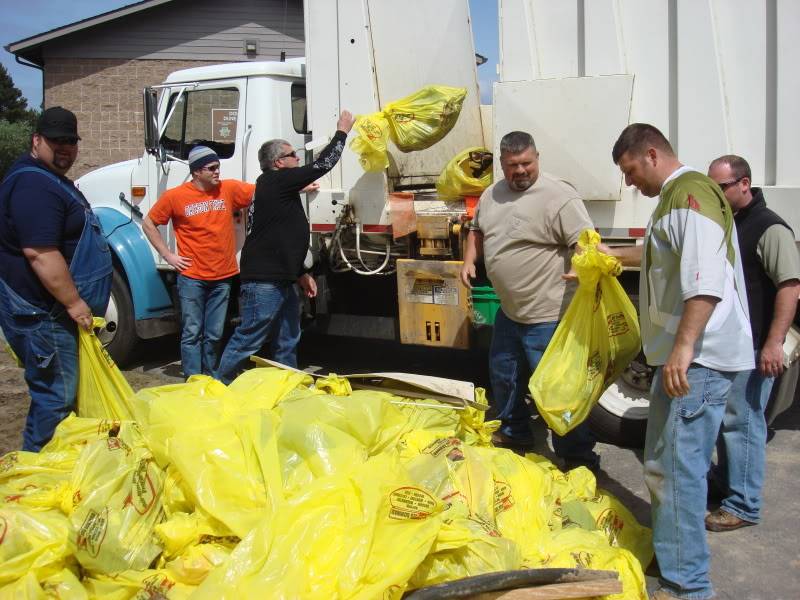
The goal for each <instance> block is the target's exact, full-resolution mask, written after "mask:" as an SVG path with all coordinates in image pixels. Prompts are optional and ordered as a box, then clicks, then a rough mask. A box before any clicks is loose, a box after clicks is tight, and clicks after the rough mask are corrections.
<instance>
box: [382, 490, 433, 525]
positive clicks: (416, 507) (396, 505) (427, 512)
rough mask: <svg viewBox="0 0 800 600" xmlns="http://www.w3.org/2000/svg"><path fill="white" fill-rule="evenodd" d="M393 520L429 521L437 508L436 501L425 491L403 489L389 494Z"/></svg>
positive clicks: (390, 511) (390, 513)
mask: <svg viewBox="0 0 800 600" xmlns="http://www.w3.org/2000/svg"><path fill="white" fill-rule="evenodd" d="M389 504H391V509H390V510H389V517H390V518H392V519H427V518H428V517H429V516H431V513H432V512H433V509H434V508H436V499H435V498H434V497H433V496H431V495H430V494H429V493H428V492H426V491H425V490H421V489H419V488H415V487H401V488H397V489H396V490H394V491H393V492H392V493H390V494H389Z"/></svg>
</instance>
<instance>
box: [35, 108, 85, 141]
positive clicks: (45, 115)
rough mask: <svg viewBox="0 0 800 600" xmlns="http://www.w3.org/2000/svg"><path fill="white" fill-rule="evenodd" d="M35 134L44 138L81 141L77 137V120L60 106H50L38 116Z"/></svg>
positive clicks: (73, 114) (79, 137)
mask: <svg viewBox="0 0 800 600" xmlns="http://www.w3.org/2000/svg"><path fill="white" fill-rule="evenodd" d="M36 133H38V134H40V135H43V136H44V137H47V138H51V139H55V138H74V139H78V140H79V139H81V136H79V135H78V119H77V117H75V113H73V112H72V111H70V110H67V109H66V108H63V107H61V106H52V107H50V108H48V109H46V110H45V111H44V112H42V114H41V115H40V116H39V120H38V121H37V122H36Z"/></svg>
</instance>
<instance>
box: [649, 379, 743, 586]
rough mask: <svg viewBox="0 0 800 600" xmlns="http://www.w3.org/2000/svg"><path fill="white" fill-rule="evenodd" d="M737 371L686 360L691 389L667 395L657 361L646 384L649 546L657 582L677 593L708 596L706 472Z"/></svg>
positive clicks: (708, 559)
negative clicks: (680, 394)
mask: <svg viewBox="0 0 800 600" xmlns="http://www.w3.org/2000/svg"><path fill="white" fill-rule="evenodd" d="M738 375H739V374H738V373H735V372H734V373H726V372H722V371H716V370H714V369H709V368H707V367H703V366H700V365H697V364H692V365H690V366H689V370H688V372H687V378H688V380H689V386H690V390H689V393H688V394H687V395H686V396H683V397H679V398H670V397H669V396H667V394H666V392H665V391H664V389H663V387H662V367H659V368H658V369H657V370H656V375H655V378H654V379H653V387H652V389H651V390H650V414H649V416H648V420H647V436H646V439H645V448H644V477H645V483H646V484H647V487H648V489H649V490H650V506H651V512H652V520H653V547H654V549H655V552H656V558H657V559H658V566H659V569H660V571H661V585H662V587H663V588H664V589H665V590H666V591H668V592H669V593H671V594H672V595H674V596H678V597H679V598H698V599H704V598H711V597H712V596H713V590H712V587H711V580H710V578H709V574H708V570H709V562H710V552H709V549H708V542H707V540H706V530H705V514H706V493H707V491H708V487H707V486H708V482H707V480H706V473H707V472H708V467H709V465H710V463H711V454H712V452H713V450H714V443H715V441H716V439H717V433H718V432H719V427H720V424H721V423H722V417H723V415H724V414H725V402H726V401H727V399H728V397H729V394H730V390H731V386H732V384H733V382H734V380H735V379H736V378H737V376H738Z"/></svg>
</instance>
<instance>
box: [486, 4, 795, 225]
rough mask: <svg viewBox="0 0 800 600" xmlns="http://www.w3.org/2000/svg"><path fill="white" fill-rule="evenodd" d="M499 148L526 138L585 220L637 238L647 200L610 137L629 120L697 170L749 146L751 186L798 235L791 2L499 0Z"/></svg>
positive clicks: (496, 99)
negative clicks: (656, 132) (579, 204)
mask: <svg viewBox="0 0 800 600" xmlns="http://www.w3.org/2000/svg"><path fill="white" fill-rule="evenodd" d="M499 27H500V65H499V82H498V83H497V84H496V85H495V89H494V95H495V96H494V106H495V111H494V115H495V118H494V133H495V136H494V137H495V150H497V145H498V144H499V138H500V137H501V136H502V135H503V134H504V133H506V132H508V131H510V130H512V129H522V130H526V131H530V132H531V133H532V134H533V135H534V136H535V138H536V141H537V145H538V146H539V150H540V152H541V154H542V165H543V167H542V168H544V169H545V170H548V171H550V172H552V173H555V174H558V175H559V176H560V177H563V178H565V179H567V180H568V181H570V182H571V183H573V184H574V185H575V186H576V187H577V189H578V191H579V192H581V194H582V195H583V197H584V198H585V199H586V200H587V201H588V202H587V205H588V207H589V211H590V214H591V216H592V218H593V219H594V222H595V225H596V226H597V227H598V228H599V229H600V230H601V232H603V231H613V232H614V237H618V236H624V235H625V230H628V229H630V230H633V232H632V233H633V234H634V235H633V236H632V237H639V236H640V235H641V233H642V228H644V227H645V226H646V224H647V220H648V218H649V215H650V212H651V210H652V208H653V206H654V199H649V198H645V197H642V196H641V194H639V192H638V191H637V190H636V189H635V188H629V187H626V186H625V185H624V183H623V182H622V179H621V177H620V175H619V169H618V168H617V167H616V166H615V165H614V164H613V162H612V160H611V147H612V145H613V143H614V141H615V140H616V137H617V135H618V134H619V132H620V131H621V130H622V128H623V127H624V126H625V125H627V124H628V123H635V122H644V123H651V124H653V125H655V126H656V127H658V128H659V129H660V130H661V131H662V132H664V134H665V135H666V136H667V137H668V138H669V139H670V141H671V143H672V144H673V146H674V147H675V150H676V152H677V154H678V156H679V157H680V159H681V160H682V162H683V163H684V164H687V165H690V166H692V167H694V168H696V169H698V170H699V171H702V172H706V170H707V168H708V165H709V163H710V162H711V161H712V160H713V159H714V158H717V157H718V156H721V155H723V154H738V155H740V156H743V157H745V158H746V159H747V160H748V162H749V163H750V165H751V167H752V170H753V183H754V185H757V186H760V187H763V189H764V193H765V196H766V199H767V202H768V203H769V205H770V207H771V208H772V209H773V210H775V211H776V212H778V213H779V214H780V215H781V216H782V217H783V218H784V219H785V220H786V221H787V223H789V224H790V225H791V226H792V228H793V229H794V232H795V235H800V210H798V208H797V207H798V205H800V170H798V169H797V165H798V164H800V146H798V144H797V143H796V138H797V135H798V134H800V112H798V111H797V108H796V107H797V98H798V95H800V71H799V70H798V69H797V68H796V67H795V64H794V63H795V59H796V57H797V52H798V50H797V39H798V34H800V4H799V3H797V2H793V1H791V0H777V1H770V0H707V1H703V2H697V1H695V0H666V1H665V0H592V1H590V2H589V1H585V0H572V1H562V2H548V1H546V0H499Z"/></svg>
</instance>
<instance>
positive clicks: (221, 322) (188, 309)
mask: <svg viewBox="0 0 800 600" xmlns="http://www.w3.org/2000/svg"><path fill="white" fill-rule="evenodd" d="M230 294H231V280H230V279H220V280H217V281H204V280H202V279H192V278H191V277H186V276H185V275H178V296H179V297H180V299H181V364H182V365H183V375H184V377H189V376H191V375H197V374H198V373H202V374H203V375H214V373H216V369H217V361H218V359H219V350H220V348H219V346H220V340H221V339H222V332H223V331H224V329H225V316H226V315H227V313H228V298H229V297H230Z"/></svg>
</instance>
